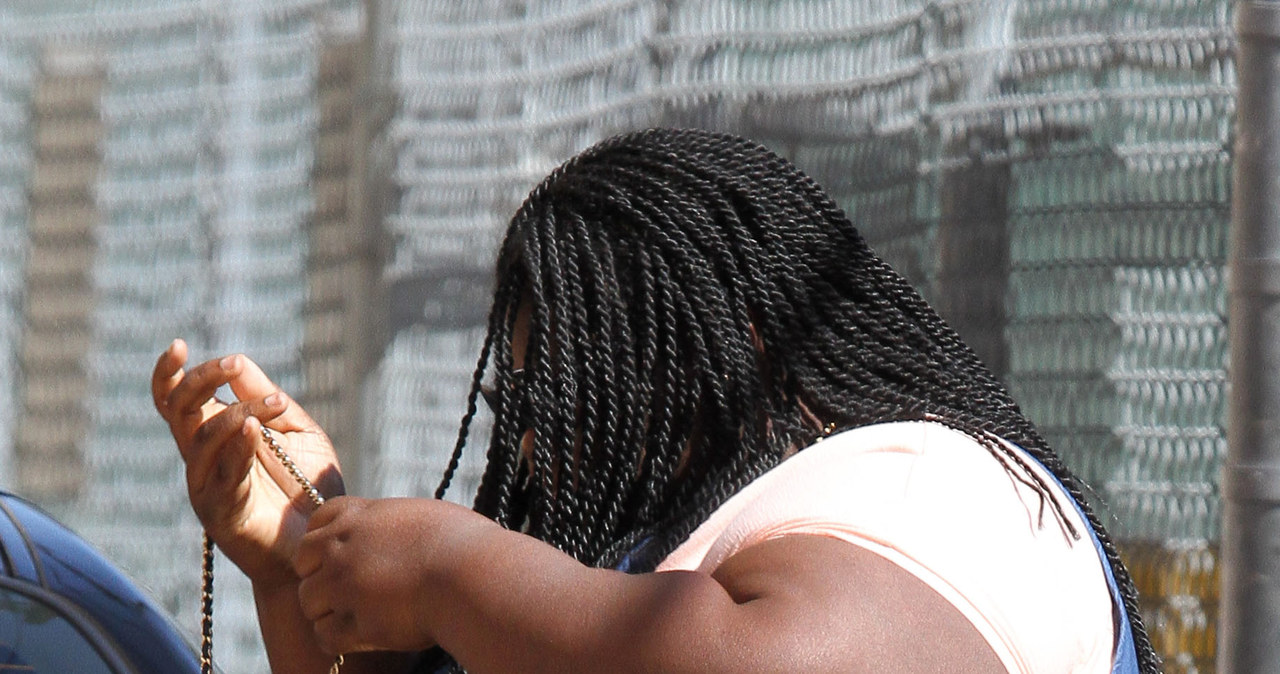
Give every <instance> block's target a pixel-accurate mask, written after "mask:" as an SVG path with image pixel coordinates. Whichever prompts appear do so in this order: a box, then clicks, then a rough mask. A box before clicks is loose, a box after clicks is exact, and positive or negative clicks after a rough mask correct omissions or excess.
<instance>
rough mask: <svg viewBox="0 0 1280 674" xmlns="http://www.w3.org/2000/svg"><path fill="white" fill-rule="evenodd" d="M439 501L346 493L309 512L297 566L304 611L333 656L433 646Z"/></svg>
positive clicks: (300, 598) (295, 565) (321, 641)
mask: <svg viewBox="0 0 1280 674" xmlns="http://www.w3.org/2000/svg"><path fill="white" fill-rule="evenodd" d="M440 505H442V503H441V502H440V501H434V500H427V499H409V498H392V499H373V500H371V499H362V498H355V497H350V496H344V497H339V498H334V499H330V500H329V501H328V502H326V503H325V504H324V505H323V506H321V507H320V508H319V509H318V510H316V512H315V513H314V514H313V515H312V516H311V520H310V522H309V523H308V525H307V533H306V535H305V536H303V538H302V543H301V545H299V547H298V552H297V555H296V556H295V557H294V569H295V571H296V572H297V574H298V576H299V577H300V578H301V579H302V581H301V583H300V584H299V586H298V598H299V600H300V602H301V606H302V612H303V615H304V616H305V617H306V618H307V620H310V621H311V622H312V625H313V626H314V628H315V633H316V637H317V639H318V640H319V642H320V646H321V648H323V649H324V650H326V651H328V652H329V653H332V654H335V655H336V654H338V653H352V652H358V651H368V650H394V651H410V650H423V649H426V648H430V647H431V646H433V645H435V640H434V639H433V638H432V637H431V635H430V634H429V633H427V631H426V629H425V623H426V621H424V620H423V619H422V617H423V614H424V613H425V612H426V609H427V607H426V606H425V602H426V601H429V599H428V598H427V597H425V596H424V595H425V594H426V592H425V591H424V588H425V587H426V585H427V584H428V582H429V576H428V570H427V566H428V559H429V557H430V554H429V553H430V550H429V547H430V546H429V545H428V541H429V540H431V538H432V536H433V533H432V532H433V530H435V529H437V524H436V520H438V513H437V511H438V510H439V506H440Z"/></svg>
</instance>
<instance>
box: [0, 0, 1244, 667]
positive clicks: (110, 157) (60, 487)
mask: <svg viewBox="0 0 1280 674" xmlns="http://www.w3.org/2000/svg"><path fill="white" fill-rule="evenodd" d="M1230 26H1231V23H1230V4H1229V3H1227V2H1210V3H1205V2H1196V1H1193V0H1133V1H1130V2H1108V1H1105V0H1051V1H1039V2H1015V1H1012V0H1008V1H1004V2H997V1H994V0H952V1H945V2H918V1H908V0H895V1H893V2H875V3H871V2H866V3H852V2H848V1H847V0H777V1H772V2H752V1H749V0H738V1H730V0H696V1H695V0H687V1H685V0H611V1H610V0H597V1H595V2H573V1H569V0H524V1H516V0H475V1H473V2H465V3H461V2H453V1H443V2H422V1H409V0H383V1H380V2H376V1H372V0H371V1H369V2H366V3H364V4H359V3H356V2H354V0H286V1H283V2H282V1H279V0H274V1H272V2H265V1H260V0H254V1H249V0H239V1H234V2H232V1H214V0H132V1H130V2H125V1H123V0H121V1H119V2H115V3H88V2H76V1H74V0H64V1H63V2H58V3H34V2H24V1H23V0H7V2H0V368H3V371H4V372H6V373H8V374H6V375H5V376H3V377H0V382H2V383H0V477H2V480H3V482H2V484H3V486H5V487H8V488H11V489H16V490H18V491H20V492H24V493H27V494H28V495H31V496H35V497H36V499H37V500H38V501H39V502H41V503H42V504H43V505H45V506H46V507H49V508H51V509H53V510H54V511H55V512H56V513H58V514H59V515H62V516H63V517H64V518H65V519H67V520H68V521H69V523H71V524H72V525H73V526H74V527H75V528H76V529H77V530H79V531H80V532H81V533H83V534H84V535H86V536H87V537H88V538H89V539H90V540H92V541H93V542H94V543H95V544H97V545H98V546H99V547H101V548H103V549H104V550H105V551H106V552H107V553H108V555H109V556H111V557H112V558H114V559H115V560H116V561H117V562H119V563H120V564H122V565H123V566H124V567H125V568H126V569H127V570H128V571H130V572H131V573H132V574H133V576H134V577H135V578H137V579H138V580H139V581H140V582H142V583H143V584H144V585H145V586H147V587H148V588H149V589H150V590H151V591H152V593H153V594H154V595H155V596H156V597H157V599H158V600H160V601H161V603H162V604H163V605H165V606H166V607H168V608H169V609H170V610H172V611H173V612H174V613H175V615H177V616H178V618H179V620H180V621H181V622H182V623H183V624H184V625H187V626H188V628H189V629H190V630H191V631H192V632H193V633H194V631H195V621H196V617H195V616H196V615H197V612H198V611H197V608H196V606H197V598H198V590H197V589H196V588H197V583H198V577H197V576H198V573H197V571H196V569H197V568H198V543H199V532H198V527H197V525H196V523H195V520H194V518H193V517H192V516H191V515H190V513H189V511H188V509H187V507H186V505H185V491H184V486H183V480H182V477H181V467H180V462H179V460H178V457H177V455H176V452H174V450H173V448H172V447H171V444H170V442H169V441H168V440H167V436H166V434H165V432H164V429H163V428H162V426H161V424H160V422H159V420H158V419H157V418H156V417H155V415H154V413H153V412H152V411H151V409H150V402H149V400H148V398H147V390H146V377H147V373H148V372H149V370H150V367H151V364H152V362H153V360H154V358H155V356H156V355H157V354H158V353H159V352H160V351H161V350H162V349H163V348H164V347H165V346H166V345H167V344H168V342H169V340H171V339H172V338H173V337H175V336H183V337H186V338H187V339H188V341H190V342H191V343H192V345H193V349H194V351H195V355H196V357H206V356H212V355H215V354H218V353H222V352H226V351H233V350H244V351H246V352H249V353H250V354H251V355H252V356H253V357H254V358H255V359H256V360H257V361H258V362H260V363H262V364H263V365H264V367H265V368H266V369H267V370H268V372H269V373H270V374H271V375H272V376H273V377H274V378H275V379H276V380H277V381H278V382H279V383H281V384H282V385H283V386H285V387H286V388H287V389H289V390H290V391H293V392H295V394H296V395H297V396H298V397H299V398H300V399H302V400H303V401H304V402H305V403H307V404H308V406H309V407H310V408H311V409H312V411H313V412H314V413H315V415H316V416H317V417H318V418H319V419H321V421H322V422H324V423H325V424H326V426H327V427H328V428H329V429H330V431H331V433H332V434H333V435H334V437H335V439H337V440H338V444H339V446H340V449H341V451H342V452H343V454H344V461H345V462H346V463H347V464H348V465H349V466H350V470H351V471H352V473H353V475H354V476H355V479H354V482H355V483H356V487H357V489H358V490H359V491H361V492H363V493H366V494H374V495H392V494H417V495H426V494H429V493H430V491H431V490H432V488H433V487H434V484H435V481H436V479H437V478H438V475H439V473H440V470H441V467H442V465H443V461H444V457H445V455H446V454H447V451H448V450H449V449H451V448H452V445H453V441H454V434H455V432H456V429H457V423H458V420H459V418H460V416H461V412H462V404H463V400H462V391H463V390H464V387H465V383H466V380H467V379H468V377H469V374H470V371H471V369H472V367H473V365H474V359H475V355H476V353H477V351H478V346H479V340H480V337H481V329H482V323H483V319H484V313H483V312H484V309H485V307H486V305H487V296H488V293H489V284H490V283H491V278H490V274H491V265H492V258H493V254H494V246H495V244H496V242H497V237H498V235H499V233H500V232H501V230H502V228H503V226H504V225H505V222H506V220H507V219H508V218H509V217H510V215H511V214H512V213H513V212H514V211H515V208H516V207H517V206H518V204H519V202H520V200H521V199H522V198H523V196H524V194H525V193H526V192H527V191H528V190H529V189H530V188H531V187H532V185H533V184H535V183H536V182H537V181H538V180H539V179H540V178H541V177H542V176H543V175H545V173H546V172H548V171H549V170H550V169H551V168H552V167H554V166H555V165H556V164H557V163H559V162H560V161H563V160H564V159H566V158H568V157H569V156H571V155H572V154H574V153H575V152H576V151H578V150H580V149H582V148H584V147H586V146H587V145H589V144H591V143H593V142H595V141H597V140H600V139H602V138H605V137H607V136H609V135H612V134H614V133H616V132H620V131H624V130H630V129H636V128H642V127H647V126H657V125H679V126H699V127H705V128H714V129H720V130H726V131H733V132H737V133H741V134H744V135H748V136H751V137H753V138H755V139H757V140H760V141H761V142H764V143H765V144H767V145H769V146H771V147H772V148H774V149H776V150H777V151H779V152H780V153H781V154H783V155H785V156H788V157H790V158H792V159H793V160H794V161H795V162H796V163H797V164H799V165H800V166H801V167H802V168H803V169H805V170H806V171H808V172H809V173H810V174H811V175H813V176H814V177H815V178H816V179H817V180H818V182H820V183H821V184H823V185H824V186H826V187H827V188H828V190H829V191H830V192H831V193H832V194H833V195H834V196H835V197H836V198H837V200H838V201H839V202H840V204H841V205H842V206H843V207H844V208H846V210H847V211H848V213H849V215H850V216H851V218H852V219H853V220H854V222H855V223H856V224H858V225H859V226H860V227H861V228H862V230H863V231H864V233H865V234H866V235H867V236H868V238H869V239H870V240H871V241H872V242H873V244H874V245H875V246H876V248H877V249H878V250H879V251H880V252H881V253H882V254H883V255H884V256H885V257H886V258H887V259H889V260H890V261H891V262H892V263H893V264H894V265H895V266H896V267H897V268H898V269H899V270H901V271H902V272H904V273H905V274H906V275H907V276H908V277H909V278H910V279H911V280H912V281H913V282H915V283H916V284H917V285H918V286H919V287H920V288H921V289H922V290H923V291H924V292H925V294H926V296H927V297H929V299H930V300H931V301H933V302H934V303H935V305H936V306H938V307H939V309H940V310H941V311H942V313H943V314H944V315H945V316H946V317H947V318H948V320H950V321H952V322H953V324H955V325H956V326H957V328H958V329H959V330H960V331H961V332H962V334H964V335H965V336H966V338H967V339H968V340H969V341H970V342H971V343H972V344H973V345H974V346H975V348H977V349H978V350H979V352H980V353H981V355H982V356H983V357H984V358H985V359H986V360H987V361H988V362H989V363H990V364H991V365H992V367H993V368H995V369H996V370H997V372H998V373H999V374H1000V375H1001V376H1002V377H1003V378H1004V380H1005V381H1006V382H1007V383H1008V384H1009V386H1010V388H1011V389H1012V390H1013V391H1014V394H1015V396H1016V397H1017V398H1018V400H1019V401H1020V402H1021V403H1022V405H1023V407H1024V409H1025V411H1026V412H1027V414H1028V415H1029V416H1030V417H1032V419H1033V420H1034V421H1036V422H1037V423H1038V424H1039V425H1040V427H1041V429H1042V430H1043V431H1044V433H1045V434H1046V436H1047V437H1048V438H1049V439H1050V441H1051V443H1052V444H1054V446H1055V447H1056V448H1057V449H1058V450H1059V451H1060V452H1061V453H1062V454H1063V456H1064V457H1065V458H1066V460H1067V461H1068V463H1069V464H1070V465H1071V466H1072V468H1073V469H1074V470H1075V471H1076V472H1077V473H1079V474H1080V475H1081V476H1082V477H1083V478H1085V479H1086V481H1088V482H1089V483H1090V484H1091V485H1092V486H1093V488H1094V490H1095V492H1096V494H1097V497H1098V498H1099V499H1100V501H1101V503H1102V504H1103V508H1102V509H1103V512H1104V517H1105V518H1106V520H1107V522H1108V526H1109V527H1110V528H1111V529H1112V531H1113V533H1115V534H1116V535H1117V536H1118V537H1119V538H1120V539H1121V542H1122V550H1123V552H1124V554H1125V555H1126V557H1127V558H1128V559H1129V561H1130V564H1131V565H1132V567H1133V570H1134V572H1135V576H1136V578H1137V580H1138V582H1139V584H1140V591H1141V592H1142V594H1143V597H1144V600H1145V601H1144V604H1145V609H1146V612H1147V613H1148V622H1149V624H1151V625H1152V626H1153V628H1154V629H1153V632H1154V635H1155V637H1156V640H1157V644H1158V647H1159V648H1160V649H1161V650H1162V652H1163V653H1165V655H1166V657H1167V658H1168V669H1169V670H1170V671H1209V670H1212V668H1213V666H1212V655H1213V639H1214V636H1213V635H1214V620H1215V617H1216V605H1217V604H1216V602H1217V580H1216V578H1217V576H1216V573H1217V565H1216V563H1217V554H1216V546H1217V541H1218V522H1219V500H1218V489H1217V472H1218V467H1219V465H1220V463H1221V461H1222V459H1223V457H1224V454H1225V445H1226V443H1225V435H1224V429H1223V424H1224V418H1223V412H1224V410H1225V402H1226V401H1225V393H1224V388H1225V385H1226V335H1225V316H1226V308H1225V291H1224V282H1223V268H1224V264H1225V259H1226V250H1225V246H1226V231H1227V221H1228V210H1229V209H1228V206H1229V197H1230V194H1229V190H1230V168H1231V155H1230V150H1231V140H1232V138H1231V134H1232V118H1233V105H1234V100H1235V98H1234V82H1235V78H1234V71H1233V59H1232V57H1233V48H1234V41H1233V38H1232V34H1231V29H1230ZM481 425H483V424H481ZM473 442H474V443H476V445H477V446H483V442H484V441H483V439H482V438H480V439H476V440H474V441H473ZM480 461H481V456H480V452H472V453H470V454H469V455H468V457H467V459H466V463H464V470H463V475H462V477H461V480H460V483H459V486H458V487H456V489H457V490H458V491H457V493H456V494H455V496H454V498H458V499H460V500H465V499H466V498H467V494H466V492H467V490H468V489H470V488H473V487H474V485H475V483H476V481H477V480H478V471H479V463H480ZM72 468H74V470H72ZM224 576H225V577H226V578H227V582H225V583H223V584H222V586H221V589H220V594H219V598H218V600H219V605H218V609H217V610H218V615H219V620H220V625H221V626H222V627H220V633H221V635H222V636H220V642H219V644H218V647H219V653H218V658H219V660H221V661H222V662H223V666H224V667H225V668H226V669H227V671H247V670H254V669H262V668H263V666H264V665H263V661H262V659H261V657H262V656H261V653H260V647H259V646H257V645H255V644H256V643H257V637H256V634H255V627H254V625H255V619H254V617H253V613H252V607H251V604H250V603H249V600H248V593H247V591H245V588H244V587H243V585H241V586H237V585H236V582H235V581H234V580H232V579H233V578H234V575H233V574H230V573H227V574H224Z"/></svg>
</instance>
